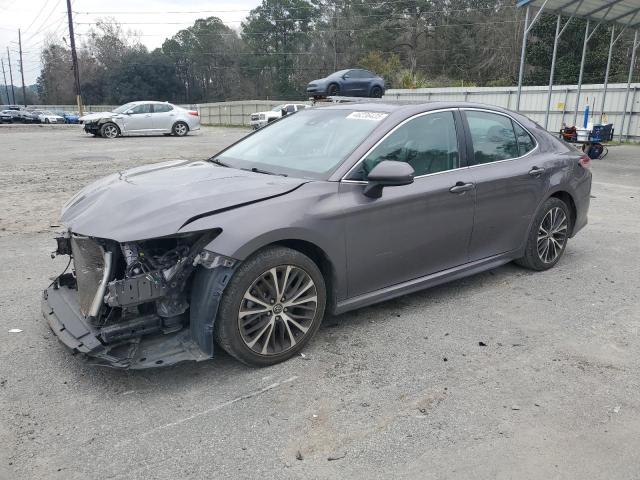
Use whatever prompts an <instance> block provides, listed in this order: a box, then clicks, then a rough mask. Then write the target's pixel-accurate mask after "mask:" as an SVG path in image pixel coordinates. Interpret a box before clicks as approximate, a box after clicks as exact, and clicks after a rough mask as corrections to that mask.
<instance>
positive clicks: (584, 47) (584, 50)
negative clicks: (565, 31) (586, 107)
mask: <svg viewBox="0 0 640 480" xmlns="http://www.w3.org/2000/svg"><path fill="white" fill-rule="evenodd" d="M590 23H591V20H589V19H588V18H587V27H586V28H585V30H584V42H583V43H582V60H581V61H580V76H579V77H578V91H577V92H576V108H575V111H574V115H573V125H574V126H575V125H576V123H577V122H578V108H580V90H581V89H582V75H583V74H584V60H585V58H586V56H587V42H588V41H589V25H590Z"/></svg>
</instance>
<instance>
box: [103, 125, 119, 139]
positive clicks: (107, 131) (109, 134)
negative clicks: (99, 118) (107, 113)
mask: <svg viewBox="0 0 640 480" xmlns="http://www.w3.org/2000/svg"><path fill="white" fill-rule="evenodd" d="M119 134H120V129H119V128H118V126H117V125H116V124H115V123H111V122H107V123H105V124H104V125H102V127H100V136H101V137H102V138H116V137H117V136H118V135H119Z"/></svg>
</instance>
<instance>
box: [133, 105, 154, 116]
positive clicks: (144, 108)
mask: <svg viewBox="0 0 640 480" xmlns="http://www.w3.org/2000/svg"><path fill="white" fill-rule="evenodd" d="M132 110H133V114H134V115H137V114H139V113H151V104H150V103H143V104H142V105H136V106H135V107H133V108H132Z"/></svg>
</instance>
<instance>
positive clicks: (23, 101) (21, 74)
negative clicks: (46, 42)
mask: <svg viewBox="0 0 640 480" xmlns="http://www.w3.org/2000/svg"><path fill="white" fill-rule="evenodd" d="M18 45H19V46H20V47H19V48H20V76H21V77H22V103H24V108H27V92H26V90H25V87H24V64H23V63H22V34H21V33H20V29H18Z"/></svg>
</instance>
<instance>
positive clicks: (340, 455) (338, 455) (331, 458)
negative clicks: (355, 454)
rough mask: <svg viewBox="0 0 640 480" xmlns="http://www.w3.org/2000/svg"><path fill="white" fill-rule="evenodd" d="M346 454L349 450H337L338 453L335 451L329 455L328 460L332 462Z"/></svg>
mask: <svg viewBox="0 0 640 480" xmlns="http://www.w3.org/2000/svg"><path fill="white" fill-rule="evenodd" d="M346 456H347V452H344V451H343V452H336V453H333V454H331V455H329V456H328V457H327V460H329V461H330V462H333V461H334V460H340V459H341V458H344V457H346Z"/></svg>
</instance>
